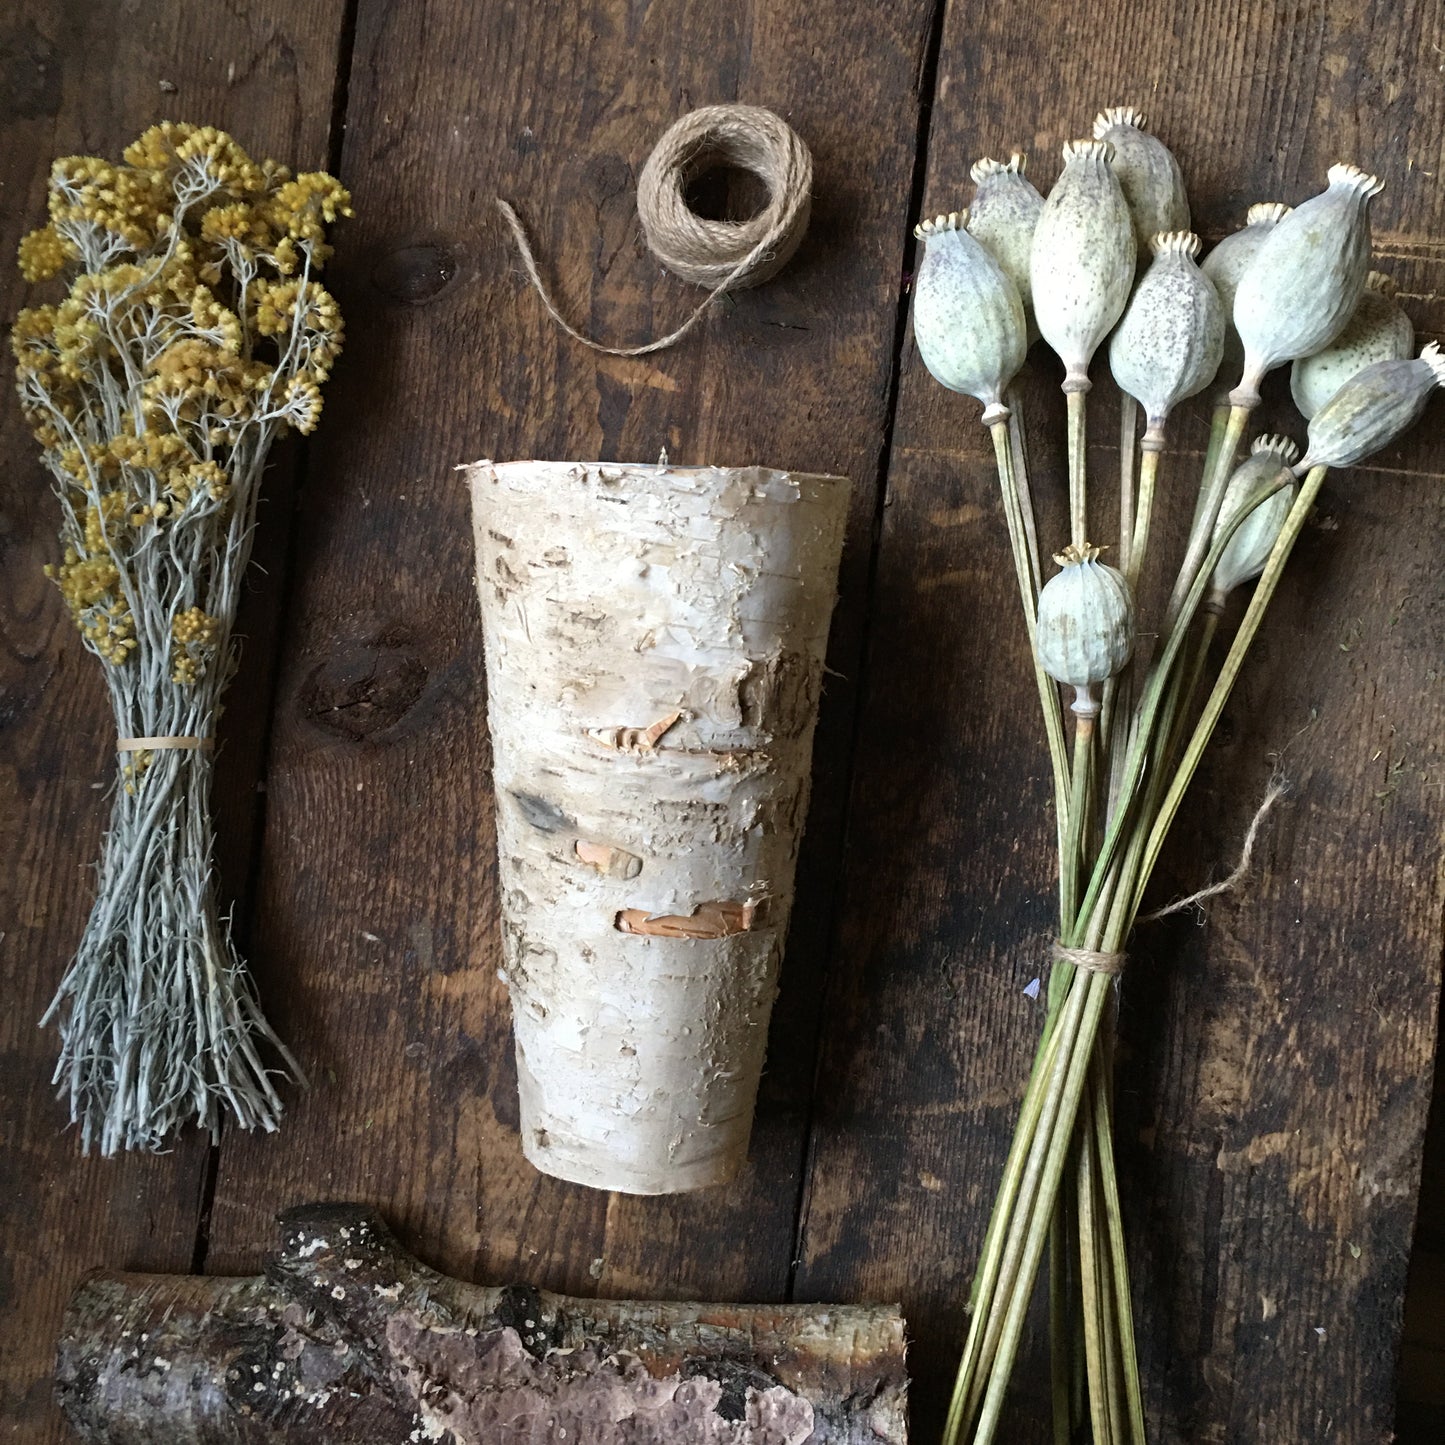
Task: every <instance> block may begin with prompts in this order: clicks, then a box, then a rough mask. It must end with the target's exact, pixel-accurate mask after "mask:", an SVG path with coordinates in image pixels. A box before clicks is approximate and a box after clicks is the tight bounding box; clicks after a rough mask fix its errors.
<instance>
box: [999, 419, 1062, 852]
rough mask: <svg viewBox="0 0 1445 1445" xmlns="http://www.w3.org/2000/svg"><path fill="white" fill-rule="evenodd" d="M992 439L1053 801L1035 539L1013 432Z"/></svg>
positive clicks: (1054, 715) (1053, 698) (1052, 707)
mask: <svg viewBox="0 0 1445 1445" xmlns="http://www.w3.org/2000/svg"><path fill="white" fill-rule="evenodd" d="M989 433H990V435H991V436H992V437H993V450H994V461H995V463H996V465H997V468H998V480H999V491H1000V493H1001V494H1002V497H1003V509H1004V518H1005V521H1006V522H1007V525H1008V535H1009V545H1010V547H1011V549H1012V551H1013V559H1014V572H1015V575H1016V576H1017V578H1018V584H1019V598H1020V601H1021V602H1022V603H1023V610H1024V626H1025V628H1026V629H1027V631H1028V638H1029V653H1030V656H1031V657H1032V658H1033V660H1034V681H1035V683H1036V685H1037V687H1038V692H1039V702H1040V705H1041V706H1042V708H1043V714H1044V731H1045V734H1046V737H1047V740H1048V747H1049V760H1050V762H1051V763H1052V765H1053V771H1054V791H1055V794H1056V796H1058V797H1060V798H1064V797H1066V796H1067V789H1068V778H1069V764H1068V756H1069V753H1068V745H1067V743H1066V742H1065V741H1064V718H1063V710H1062V708H1061V707H1060V704H1059V690H1058V688H1057V687H1056V686H1055V685H1054V682H1053V680H1052V679H1051V678H1050V677H1049V676H1048V674H1047V673H1045V672H1044V670H1043V667H1042V666H1041V665H1040V664H1039V660H1038V648H1037V647H1036V646H1035V640H1034V633H1035V625H1036V622H1037V618H1038V582H1037V578H1038V564H1037V561H1036V548H1037V546H1038V539H1037V536H1036V534H1035V533H1034V532H1033V518H1032V515H1031V513H1032V507H1030V508H1029V514H1027V515H1028V520H1027V522H1026V521H1025V516H1026V513H1025V511H1024V506H1023V497H1024V496H1025V495H1026V493H1025V492H1024V488H1026V487H1027V485H1028V483H1027V479H1026V475H1025V474H1024V473H1023V471H1022V470H1021V468H1020V467H1019V466H1018V464H1017V457H1016V453H1015V448H1014V441H1013V433H1012V431H1011V430H1010V427H1009V424H1008V423H1007V422H1003V421H999V422H995V423H994V424H993V425H992V426H990V427H989ZM1058 821H1059V832H1060V837H1062V836H1063V832H1064V830H1065V829H1066V827H1067V826H1068V820H1067V811H1066V809H1061V810H1060V813H1059V820H1058Z"/></svg>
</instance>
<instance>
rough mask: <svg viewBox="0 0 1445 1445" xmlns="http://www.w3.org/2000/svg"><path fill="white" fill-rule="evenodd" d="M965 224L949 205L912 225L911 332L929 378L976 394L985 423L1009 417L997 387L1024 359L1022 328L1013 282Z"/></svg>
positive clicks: (1024, 329) (961, 213)
mask: <svg viewBox="0 0 1445 1445" xmlns="http://www.w3.org/2000/svg"><path fill="white" fill-rule="evenodd" d="M967 225H968V212H967V211H952V212H950V213H948V214H947V215H941V216H936V217H934V218H933V219H932V220H931V221H922V222H920V223H919V224H918V226H916V227H915V228H914V235H916V236H917V237H918V238H919V239H920V240H922V241H923V242H924V252H923V261H922V263H921V264H920V266H919V268H918V277H917V279H916V280H915V282H914V285H913V336H914V340H915V341H916V342H917V343H918V351H919V354H920V355H921V356H922V357H923V363H924V365H925V366H927V368H928V370H929V371H930V372H931V373H932V374H933V376H934V378H935V380H937V381H938V382H940V383H941V384H942V385H944V386H946V387H948V389H949V390H950V391H958V392H962V393H964V394H965V395H967V396H972V397H976V398H977V399H978V400H979V401H981V402H982V403H983V406H984V416H983V419H984V422H985V423H986V424H988V425H992V424H993V423H994V422H996V421H1001V420H1003V419H1005V418H1006V417H1007V416H1008V409H1007V408H1006V407H1005V406H1004V405H1003V391H1004V388H1005V387H1006V386H1007V385H1008V384H1009V382H1010V381H1012V380H1013V378H1014V376H1015V374H1016V373H1017V371H1018V369H1019V367H1021V366H1022V365H1023V361H1024V354H1025V352H1026V350H1027V347H1028V328H1027V323H1026V321H1025V319H1024V308H1023V302H1022V300H1021V299H1020V298H1019V293H1018V287H1016V286H1015V285H1014V283H1013V282H1012V281H1011V280H1010V279H1009V277H1008V275H1007V273H1006V272H1005V271H1004V270H1003V268H1002V267H1001V266H1000V265H999V263H998V262H997V261H996V260H995V259H994V258H993V256H992V255H990V254H989V252H988V250H987V249H986V248H985V247H984V246H983V245H982V243H981V242H979V241H978V240H977V239H976V238H975V237H973V236H971V235H970V234H969V232H968V230H967Z"/></svg>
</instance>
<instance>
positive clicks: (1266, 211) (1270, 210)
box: [1244, 201, 1294, 228]
mask: <svg viewBox="0 0 1445 1445" xmlns="http://www.w3.org/2000/svg"><path fill="white" fill-rule="evenodd" d="M1292 210H1294V207H1293V206H1287V205H1285V203H1284V202H1283V201H1256V202H1255V203H1254V205H1252V206H1251V207H1250V208H1249V210H1248V211H1246V212H1245V215H1244V224H1245V226H1246V228H1248V227H1249V226H1277V225H1278V224H1279V223H1280V222H1281V221H1282V220H1284V218H1285V217H1286V216H1287V215H1289V213H1290V212H1291V211H1292Z"/></svg>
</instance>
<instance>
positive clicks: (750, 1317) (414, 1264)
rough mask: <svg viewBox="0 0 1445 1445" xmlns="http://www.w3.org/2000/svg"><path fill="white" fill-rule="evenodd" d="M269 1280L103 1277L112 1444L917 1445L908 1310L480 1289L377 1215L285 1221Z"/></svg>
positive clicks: (75, 1387)
mask: <svg viewBox="0 0 1445 1445" xmlns="http://www.w3.org/2000/svg"><path fill="white" fill-rule="evenodd" d="M280 1223H281V1250H280V1253H279V1254H278V1255H277V1256H276V1257H275V1258H274V1259H273V1260H272V1261H271V1263H270V1264H269V1265H268V1267H267V1270H266V1273H265V1274H264V1275H263V1276H260V1277H259V1278H255V1279H207V1278H189V1277H185V1276H167V1275H125V1274H109V1273H101V1274H96V1275H93V1276H91V1277H90V1278H89V1279H88V1280H86V1282H85V1283H84V1284H82V1285H81V1287H80V1289H79V1290H77V1292H76V1293H75V1295H74V1296H73V1298H72V1299H71V1301H70V1304H69V1306H68V1307H67V1310H66V1314H65V1323H64V1330H63V1334H62V1336H61V1340H60V1349H59V1355H58V1361H57V1368H56V1378H57V1396H58V1398H59V1401H60V1404H61V1406H62V1408H63V1409H64V1410H65V1413H66V1415H67V1417H68V1418H69V1420H70V1423H71V1424H72V1425H73V1426H74V1427H75V1429H76V1430H77V1431H78V1432H79V1434H80V1437H81V1438H82V1439H83V1440H87V1441H92V1442H96V1445H283V1442H284V1445H363V1442H364V1445H420V1442H424V1441H437V1442H445V1445H498V1442H501V1441H508V1442H515V1445H543V1442H546V1445H559V1442H565V1445H664V1442H665V1445H878V1442H889V1445H905V1442H906V1440H907V1377H906V1375H905V1373H904V1360H903V1350H904V1339H903V1321H902V1319H901V1318H900V1317H899V1315H898V1314H897V1312H896V1311H894V1310H890V1309H884V1308H865V1307H852V1306H828V1305H816V1306H814V1305H701V1304H652V1303H627V1302H616V1301H607V1300H591V1299H570V1298H567V1297H565V1296H562V1295H553V1294H547V1293H545V1292H543V1291H539V1290H535V1289H531V1288H529V1287H527V1286H512V1287H511V1288H507V1289H496V1288H488V1287H485V1286H481V1285H472V1284H465V1283H463V1282H461V1281H459V1280H454V1279H449V1278H448V1277H446V1276H445V1275H440V1274H437V1273H436V1272H435V1271H433V1270H430V1269H428V1268H427V1267H426V1266H425V1265H423V1264H421V1263H419V1262H418V1261H417V1260H415V1259H414V1258H412V1256H411V1255H409V1254H407V1253H406V1252H405V1251H404V1250H402V1249H401V1248H400V1247H399V1246H398V1245H397V1243H396V1241H395V1240H394V1239H393V1238H392V1236H391V1234H390V1233H389V1231H388V1230H387V1228H386V1226H385V1225H384V1224H382V1223H381V1221H380V1220H379V1219H377V1218H376V1216H375V1215H373V1214H372V1213H371V1212H370V1211H369V1210H366V1209H362V1208H358V1207H354V1206H350V1205H309V1206H306V1207H304V1208H301V1209H295V1210H291V1211H290V1212H289V1213H287V1214H285V1215H283V1216H282V1217H281V1221H280Z"/></svg>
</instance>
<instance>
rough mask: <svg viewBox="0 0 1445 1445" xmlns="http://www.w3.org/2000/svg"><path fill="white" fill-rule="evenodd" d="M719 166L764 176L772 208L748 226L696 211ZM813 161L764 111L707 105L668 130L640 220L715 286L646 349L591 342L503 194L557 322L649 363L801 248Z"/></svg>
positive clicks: (647, 175)
mask: <svg viewBox="0 0 1445 1445" xmlns="http://www.w3.org/2000/svg"><path fill="white" fill-rule="evenodd" d="M717 166H733V167H736V168H737V169H738V170H744V171H749V172H751V173H752V174H753V175H755V176H757V177H758V179H759V180H761V181H762V182H763V184H764V185H766V186H767V188H768V203H767V205H766V206H764V207H763V209H762V210H761V211H759V212H758V214H757V215H755V216H753V217H752V218H751V219H749V220H746V221H713V220H709V219H708V218H707V217H705V216H699V215H698V214H697V213H696V212H695V211H693V210H692V209H691V208H690V207H689V206H688V204H687V198H686V195H685V192H686V189H687V186H688V185H689V184H690V183H691V182H692V181H694V180H696V179H697V177H698V176H700V175H703V174H705V173H706V172H707V171H709V170H711V169H713V168H714V167H717ZM812 191H813V157H812V155H811V154H810V153H809V151H808V147H807V146H806V145H805V144H804V143H803V141H802V139H801V137H800V136H799V135H798V134H797V132H796V131H795V130H793V128H792V127H791V126H790V125H789V124H788V123H787V122H786V121H785V120H783V118H782V117H781V116H778V115H775V114H774V113H773V112H772V111H770V110H767V109H765V108H763V107H762V106H757V105H707V106H703V107H702V108H701V109H700V110H694V111H690V112H689V113H688V114H687V115H685V116H683V117H682V119H681V120H679V121H677V122H676V123H675V124H674V125H672V126H670V127H669V128H668V129H667V130H666V131H664V132H663V135H662V138H661V139H660V140H659V141H658V142H657V145H656V146H655V147H654V148H653V151H652V154H651V155H650V156H648V158H647V163H646V165H644V166H643V168H642V175H641V176H640V177H639V179H638V183H637V215H638V219H639V220H640V221H641V222H642V233H643V235H644V236H645V237H646V239H647V244H648V247H649V248H650V249H651V251H652V253H653V255H654V256H656V257H657V259H658V260H659V261H661V262H662V264H663V265H664V266H665V267H667V269H668V270H669V271H671V272H672V273H673V274H674V275H677V276H680V277H682V279H683V280H684V281H691V282H692V283H693V284H694V285H697V286H707V287H710V288H711V289H710V291H709V292H708V295H707V297H706V299H705V300H704V301H703V302H702V303H701V304H700V305H699V306H698V307H697V308H696V310H694V311H693V313H692V314H691V315H690V316H689V317H688V318H687V320H685V321H684V322H683V323H682V325H681V326H679V327H677V328H675V329H674V330H672V331H669V332H668V333H667V335H666V336H661V337H659V338H658V339H657V340H656V341H649V342H646V343H645V344H644V345H642V346H608V345H606V344H604V343H603V342H600V341H595V340H593V338H592V337H590V336H585V335H583V333H582V332H580V331H578V330H577V328H576V327H575V326H573V325H571V324H570V323H569V322H568V321H567V320H566V318H565V317H563V315H562V314H561V312H560V311H558V309H557V307H556V305H555V303H554V302H553V300H552V297H551V295H550V294H549V293H548V291H547V287H546V285H545V284H544V283H543V281H542V277H541V274H540V272H539V271H538V269H537V262H536V258H535V257H534V256H533V254H532V247H531V245H530V244H529V242H528V240H527V232H526V230H525V229H524V227H523V225H522V222H521V219H520V218H519V217H518V215H517V213H516V211H515V210H513V209H512V207H511V206H510V205H509V204H508V203H507V202H506V201H504V200H503V199H502V198H501V197H500V196H498V197H497V209H498V210H499V211H501V213H502V216H503V218H504V219H505V220H506V222H507V225H508V226H509V227H510V228H511V231H512V236H513V239H514V240H515V241H516V243H517V250H518V252H519V253H520V254H521V257H522V265H523V267H525V269H526V272H527V277H528V279H529V280H530V281H531V283H532V285H533V286H534V287H535V288H536V291H537V294H538V296H540V297H541V298H542V305H543V306H545V307H546V308H547V314H548V315H549V316H550V317H551V318H552V320H553V321H555V322H556V323H557V325H558V326H560V327H561V328H562V330H563V331H565V332H566V333H567V335H568V336H570V337H572V338H573V339H574V340H576V341H580V342H581V343H582V344H583V345H584V346H590V347H591V348H592V350H593V351H600V352H602V353H603V354H604V355H607V356H645V355H647V354H648V353H649V352H653V351H664V350H666V349H667V348H668V347H669V346H673V345H675V344H676V343H677V342H679V341H681V340H682V339H683V337H685V336H686V335H687V334H688V333H689V332H690V331H691V330H692V329H693V327H694V326H696V325H697V323H698V322H699V321H700V320H701V319H702V317H703V314H704V313H705V312H706V311H707V309H708V307H709V306H711V305H712V303H713V302H714V301H716V300H717V299H718V297H719V296H722V295H723V294H724V293H725V292H728V291H741V290H743V289H745V288H747V287H750V286H757V285H760V284H761V283H762V282H764V281H767V280H770V279H771V278H772V277H773V276H776V275H777V273H778V272H779V271H780V270H781V269H782V267H783V266H784V265H785V264H786V262H787V261H788V260H789V259H790V258H791V257H792V255H793V253H794V252H795V251H796V250H797V249H798V245H799V243H800V242H801V241H802V239H803V233H804V232H805V231H806V230H807V229H808V217H809V214H810V211H811V208H812Z"/></svg>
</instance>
